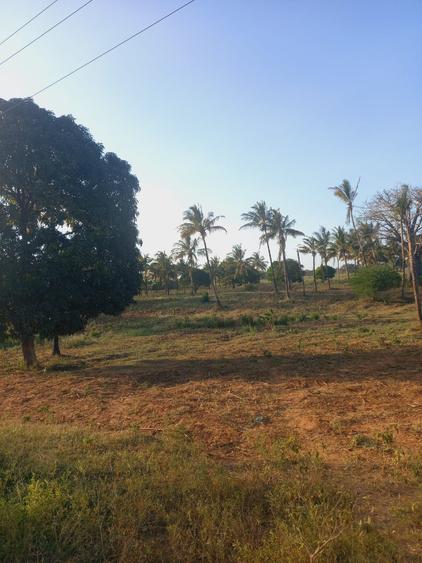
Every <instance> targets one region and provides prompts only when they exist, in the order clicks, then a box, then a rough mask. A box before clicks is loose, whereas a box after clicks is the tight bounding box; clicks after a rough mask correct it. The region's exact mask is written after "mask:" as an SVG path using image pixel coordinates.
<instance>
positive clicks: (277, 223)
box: [269, 209, 304, 299]
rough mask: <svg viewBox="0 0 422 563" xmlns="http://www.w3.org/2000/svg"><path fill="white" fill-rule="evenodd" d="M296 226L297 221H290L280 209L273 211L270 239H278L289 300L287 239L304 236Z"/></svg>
mask: <svg viewBox="0 0 422 563" xmlns="http://www.w3.org/2000/svg"><path fill="white" fill-rule="evenodd" d="M295 224H296V221H295V219H290V217H289V216H288V215H282V214H281V213H280V210H279V209H273V210H272V213H271V224H270V230H269V237H270V238H274V239H276V241H277V243H278V248H279V252H278V262H279V263H280V262H281V260H282V261H283V279H284V287H285V291H286V297H287V299H290V280H289V271H288V268H287V259H286V243H287V238H288V237H294V238H296V237H298V236H304V235H303V233H302V232H301V231H298V230H297V229H295V228H294V226H295ZM291 281H293V280H291Z"/></svg>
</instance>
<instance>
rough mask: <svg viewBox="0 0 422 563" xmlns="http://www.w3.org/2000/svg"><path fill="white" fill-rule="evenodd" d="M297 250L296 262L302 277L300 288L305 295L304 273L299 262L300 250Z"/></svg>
mask: <svg viewBox="0 0 422 563" xmlns="http://www.w3.org/2000/svg"><path fill="white" fill-rule="evenodd" d="M296 252H297V263H298V264H299V270H300V272H301V274H300V275H301V277H302V290H303V295H306V289H305V275H304V274H303V272H302V264H301V262H300V252H299V250H297V251H296Z"/></svg>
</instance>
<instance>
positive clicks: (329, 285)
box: [324, 259, 331, 289]
mask: <svg viewBox="0 0 422 563" xmlns="http://www.w3.org/2000/svg"><path fill="white" fill-rule="evenodd" d="M324 262H325V271H326V272H327V283H328V289H331V280H330V274H329V273H328V262H327V259H325V261H324ZM324 277H325V276H324Z"/></svg>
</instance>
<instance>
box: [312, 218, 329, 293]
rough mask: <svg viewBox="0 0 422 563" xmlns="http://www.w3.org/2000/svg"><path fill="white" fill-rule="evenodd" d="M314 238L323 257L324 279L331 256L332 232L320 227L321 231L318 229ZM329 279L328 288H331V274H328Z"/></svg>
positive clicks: (322, 269)
mask: <svg viewBox="0 0 422 563" xmlns="http://www.w3.org/2000/svg"><path fill="white" fill-rule="evenodd" d="M314 238H315V241H316V248H317V251H318V254H319V255H320V257H321V272H322V280H323V281H324V278H325V275H324V268H325V269H327V266H328V259H329V257H330V242H331V233H330V231H329V230H328V229H326V228H325V227H320V228H319V231H316V232H315V233H314ZM327 271H328V270H327ZM327 281H328V288H329V289H331V282H330V276H327Z"/></svg>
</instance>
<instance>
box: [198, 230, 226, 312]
mask: <svg viewBox="0 0 422 563" xmlns="http://www.w3.org/2000/svg"><path fill="white" fill-rule="evenodd" d="M202 242H203V244H204V250H205V256H206V258H207V265H208V272H209V274H210V280H211V285H212V289H213V291H214V296H215V300H216V302H217V307H219V308H220V309H222V307H223V305H222V304H221V301H220V298H219V297H218V293H217V287H216V285H215V279H214V276H213V274H212V268H211V264H210V257H209V254H208V247H207V243H206V240H205V237H204V236H202Z"/></svg>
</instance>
